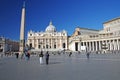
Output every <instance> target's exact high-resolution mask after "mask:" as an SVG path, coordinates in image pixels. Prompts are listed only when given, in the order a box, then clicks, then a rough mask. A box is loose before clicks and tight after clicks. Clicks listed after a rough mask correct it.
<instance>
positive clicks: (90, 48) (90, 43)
mask: <svg viewBox="0 0 120 80" xmlns="http://www.w3.org/2000/svg"><path fill="white" fill-rule="evenodd" d="M89 50H90V51H92V49H91V42H89Z"/></svg>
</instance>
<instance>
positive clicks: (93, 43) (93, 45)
mask: <svg viewBox="0 0 120 80" xmlns="http://www.w3.org/2000/svg"><path fill="white" fill-rule="evenodd" d="M92 47H93V49H92V51H94V50H95V48H94V41H93V42H92Z"/></svg>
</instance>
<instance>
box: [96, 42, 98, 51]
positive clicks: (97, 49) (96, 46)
mask: <svg viewBox="0 0 120 80" xmlns="http://www.w3.org/2000/svg"><path fill="white" fill-rule="evenodd" d="M95 43H96V51H98V43H97V41H96V42H95Z"/></svg>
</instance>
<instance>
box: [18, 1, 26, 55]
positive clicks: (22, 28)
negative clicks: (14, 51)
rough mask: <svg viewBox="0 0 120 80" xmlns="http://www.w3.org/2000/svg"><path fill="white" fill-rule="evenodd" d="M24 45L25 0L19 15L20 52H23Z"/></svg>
mask: <svg viewBox="0 0 120 80" xmlns="http://www.w3.org/2000/svg"><path fill="white" fill-rule="evenodd" d="M24 47H25V1H24V3H23V8H22V15H21V26H20V47H19V51H20V54H22V53H24Z"/></svg>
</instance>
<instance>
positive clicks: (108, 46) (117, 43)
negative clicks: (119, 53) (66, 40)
mask: <svg viewBox="0 0 120 80" xmlns="http://www.w3.org/2000/svg"><path fill="white" fill-rule="evenodd" d="M79 46H80V47H81V46H85V47H86V51H101V50H107V51H115V50H120V39H111V40H99V41H97V40H96V41H81V42H80V44H79ZM79 50H80V49H79Z"/></svg>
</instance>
